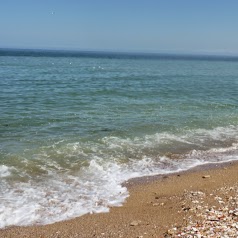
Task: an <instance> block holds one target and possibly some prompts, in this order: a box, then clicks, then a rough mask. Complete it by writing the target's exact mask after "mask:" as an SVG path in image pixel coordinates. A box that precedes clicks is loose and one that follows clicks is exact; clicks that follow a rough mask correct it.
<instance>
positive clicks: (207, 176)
mask: <svg viewBox="0 0 238 238" xmlns="http://www.w3.org/2000/svg"><path fill="white" fill-rule="evenodd" d="M210 177H211V176H210V175H203V176H202V178H210Z"/></svg>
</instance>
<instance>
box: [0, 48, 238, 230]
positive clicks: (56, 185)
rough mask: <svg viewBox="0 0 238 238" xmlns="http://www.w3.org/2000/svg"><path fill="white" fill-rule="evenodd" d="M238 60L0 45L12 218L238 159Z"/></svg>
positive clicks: (0, 191)
mask: <svg viewBox="0 0 238 238" xmlns="http://www.w3.org/2000/svg"><path fill="white" fill-rule="evenodd" d="M237 92H238V59H237V58H229V57H203V56H172V55H138V54H134V55H133V54H111V53H101V54H100V53H90V52H83V53H77V52H54V51H24V50H22V51H13V50H11V51H8V50H0V201H1V202H0V228H3V227H6V226H11V225H24V226H25V225H32V224H49V223H53V222H56V221H61V220H66V219H70V218H73V217H77V216H81V215H84V214H86V213H95V212H107V211H109V207H111V206H121V205H122V204H123V202H124V200H125V198H126V197H128V196H129V193H128V191H127V189H126V188H125V187H123V186H122V183H123V182H125V181H126V180H128V179H130V178H134V177H141V176H145V175H156V174H168V173H172V172H176V171H183V170H187V169H189V168H192V167H194V166H197V165H200V164H206V163H222V162H227V161H232V160H238V93H237Z"/></svg>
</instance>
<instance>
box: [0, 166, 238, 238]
mask: <svg viewBox="0 0 238 238" xmlns="http://www.w3.org/2000/svg"><path fill="white" fill-rule="evenodd" d="M237 183H238V162H233V163H226V164H222V165H221V164H219V165H216V166H215V165H212V166H207V165H206V166H201V167H199V168H195V169H193V170H190V171H187V172H183V173H177V174H172V175H166V176H153V177H145V178H140V179H133V180H130V181H128V182H127V183H125V186H127V187H128V189H129V192H130V197H129V198H128V199H127V200H126V201H125V203H124V204H123V206H122V207H113V208H111V209H110V212H109V213H100V214H88V215H84V216H82V217H79V218H75V219H72V220H68V221H63V222H58V223H54V224H51V225H45V226H30V227H8V228H6V229H2V230H0V237H1V238H2V237H4V238H5V237H11V238H22V237H24V238H27V237H32V238H38V237H42V238H43V237H44V238H48V237H58V238H60V237H67V238H68V237H80V238H83V237H129V238H130V237H138V238H139V237H140V238H142V237H143V238H145V237H158V238H159V237H176V236H175V235H174V234H173V231H174V230H179V229H182V227H185V226H187V225H188V224H189V222H192V221H197V220H199V219H200V218H198V217H197V216H196V211H195V212H194V209H197V208H193V205H192V204H196V203H197V200H199V199H200V198H199V196H200V195H201V194H202V196H203V200H202V202H200V205H199V206H201V208H199V209H201V210H202V209H203V208H204V209H205V208H206V209H207V208H208V207H216V206H219V205H222V206H224V204H221V202H220V203H219V201H217V200H216V199H214V197H218V195H219V197H222V196H223V195H222V194H223V193H224V189H225V188H226V195H224V196H226V197H224V201H225V202H226V200H227V199H229V198H231V197H232V196H234V191H232V190H231V189H230V188H231V187H234V186H237ZM222 191H223V192H222ZM189 196H190V197H191V196H192V198H193V200H192V199H190V197H189ZM225 198H226V199H225ZM199 201H200V200H199ZM225 202H224V203H225ZM235 206H236V208H237V204H236V205H235ZM201 219H203V218H202V217H201ZM234 229H236V228H234ZM237 232H238V230H237ZM184 237H186V236H184Z"/></svg>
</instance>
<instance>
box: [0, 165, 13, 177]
mask: <svg viewBox="0 0 238 238" xmlns="http://www.w3.org/2000/svg"><path fill="white" fill-rule="evenodd" d="M10 174H11V172H10V168H9V167H7V166H5V165H0V178H4V177H7V176H9V175H10Z"/></svg>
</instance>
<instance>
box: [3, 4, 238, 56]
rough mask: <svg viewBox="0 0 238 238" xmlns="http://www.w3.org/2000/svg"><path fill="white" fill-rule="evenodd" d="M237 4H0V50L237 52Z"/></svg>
mask: <svg viewBox="0 0 238 238" xmlns="http://www.w3.org/2000/svg"><path fill="white" fill-rule="evenodd" d="M237 12H238V1H237V0H120V1H118V0H41V1H37V0H0V29H1V31H0V48H4V47H7V48H41V49H42V48H46V49H78V50H113V51H140V52H182V53H191V52H196V53H229V54H233V53H235V54H238V27H237V25H238V13H237Z"/></svg>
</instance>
